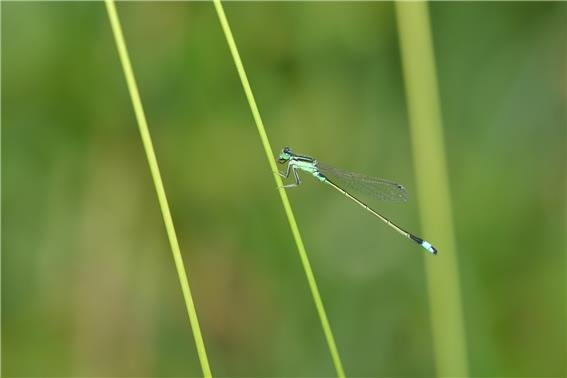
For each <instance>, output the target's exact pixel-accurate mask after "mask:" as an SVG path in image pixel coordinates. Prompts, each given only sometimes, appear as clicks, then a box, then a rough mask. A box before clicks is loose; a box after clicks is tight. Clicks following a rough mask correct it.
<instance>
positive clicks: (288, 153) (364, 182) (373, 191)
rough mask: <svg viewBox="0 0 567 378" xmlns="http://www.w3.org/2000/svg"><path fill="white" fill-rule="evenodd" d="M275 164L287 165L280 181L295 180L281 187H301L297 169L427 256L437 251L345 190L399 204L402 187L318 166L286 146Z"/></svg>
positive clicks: (402, 194)
mask: <svg viewBox="0 0 567 378" xmlns="http://www.w3.org/2000/svg"><path fill="white" fill-rule="evenodd" d="M278 162H279V163H280V164H286V163H287V170H286V171H285V172H279V174H280V176H282V177H283V178H288V177H289V175H290V174H293V178H294V179H295V182H294V183H291V184H288V185H284V188H293V187H296V186H299V185H300V184H301V179H300V178H299V171H300V170H301V171H304V172H307V173H310V174H311V175H313V176H314V177H315V178H316V179H318V180H319V181H321V182H323V183H326V184H329V185H330V186H332V187H333V188H334V189H336V190H338V191H339V192H340V193H342V194H343V195H344V196H345V197H347V198H349V199H351V200H352V201H354V202H355V203H357V204H358V205H360V206H361V207H363V208H364V209H366V210H368V211H369V212H370V213H371V214H372V215H374V216H375V217H377V218H378V219H380V220H381V221H383V222H384V223H386V224H387V225H388V226H390V227H392V228H393V229H394V230H396V231H397V232H398V233H399V234H401V235H403V236H405V237H406V238H408V239H410V240H413V241H414V242H416V243H417V244H419V245H420V246H422V247H423V248H424V249H425V250H426V251H428V252H429V253H431V254H433V255H436V254H437V249H436V248H435V247H434V246H433V245H432V244H431V243H429V242H428V241H426V240H423V239H422V238H420V237H417V236H415V235H414V234H412V233H410V232H408V231H406V230H404V229H403V228H401V227H400V226H398V225H396V224H395V223H393V222H392V221H391V220H389V219H388V218H386V217H385V216H383V215H381V214H380V213H378V212H377V211H376V210H374V209H372V208H371V207H370V206H368V205H367V204H365V203H364V202H362V201H361V200H359V199H358V198H357V197H355V196H353V195H352V194H350V192H349V191H347V189H348V190H352V191H357V192H362V193H366V194H369V195H371V196H374V197H377V198H379V199H381V200H385V201H399V202H400V201H406V200H407V198H408V193H407V192H406V189H405V188H404V187H403V186H402V185H400V184H397V183H395V182H392V181H388V180H383V179H379V178H376V177H370V176H364V175H360V174H358V173H353V172H346V171H342V170H339V169H337V168H333V167H330V166H328V165H325V164H321V163H319V162H318V161H317V160H316V159H314V158H312V157H310V156H305V155H298V154H295V153H293V152H292V150H291V149H290V148H289V147H285V148H284V149H283V150H282V152H281V153H280V155H279V156H278Z"/></svg>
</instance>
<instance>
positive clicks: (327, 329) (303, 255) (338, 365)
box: [214, 0, 345, 377]
mask: <svg viewBox="0 0 567 378" xmlns="http://www.w3.org/2000/svg"><path fill="white" fill-rule="evenodd" d="M214 4H215V9H216V11H217V14H218V17H219V21H220V23H221V26H222V29H223V32H224V35H225V37H226V40H227V42H228V47H229V48H230V52H231V54H232V58H233V59H234V64H235V65H236V70H237V71H238V76H239V77H240V81H241V82H242V87H243V88H244V92H245V94H246V98H247V99H248V103H249V105H250V110H251V111H252V116H253V117H254V121H255V123H256V128H257V129H258V133H259V134H260V139H261V141H262V146H263V147H264V152H265V153H266V158H267V159H268V163H269V165H270V169H271V170H272V172H273V176H274V179H275V181H276V186H277V187H278V190H279V193H280V197H281V200H282V203H283V207H284V210H285V214H286V216H287V219H288V221H289V226H290V227H291V233H292V234H293V239H294V240H295V244H296V245H297V251H298V252H299V257H300V259H301V263H302V264H303V269H304V271H305V276H306V277H307V282H308V283H309V288H310V289H311V294H312V295H313V300H314V301H315V307H316V308H317V313H318V314H319V319H320V321H321V326H322V327H323V332H324V334H325V338H326V339H327V344H328V346H329V351H330V353H331V358H332V359H333V363H334V365H335V370H336V372H337V376H339V377H344V376H345V373H344V370H343V366H342V362H341V359H340V356H339V352H338V349H337V346H336V344H335V338H334V337H333V332H332V331H331V326H330V325H329V320H328V318H327V314H326V312H325V307H324V306H323V301H322V299H321V295H320V294H319V289H318V288H317V283H316V281H315V276H314V274H313V271H312V269H311V264H310V263H309V259H308V257H307V252H306V251H305V246H304V245H303V240H302V239H301V235H300V233H299V228H298V227H297V222H296V221H295V217H294V215H293V211H292V210H291V205H290V203H289V199H288V198H287V194H286V192H285V189H283V183H282V180H281V177H280V176H279V175H278V174H277V171H278V167H277V166H276V162H275V160H274V157H273V152H272V147H271V146H270V141H269V140H268V135H267V134H266V129H265V128H264V124H263V122H262V118H261V117H260V111H259V110H258V106H257V105H256V100H254V95H253V94H252V88H251V87H250V83H249V82H248V77H247V75H246V71H245V70H244V66H243V65H242V60H241V59H240V54H239V53H238V48H237V47H236V42H235V41H234V37H233V36H232V31H231V30H230V26H229V24H228V20H227V19H226V15H225V13H224V9H223V6H222V4H221V1H220V0H214Z"/></svg>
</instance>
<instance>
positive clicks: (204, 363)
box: [105, 0, 212, 377]
mask: <svg viewBox="0 0 567 378" xmlns="http://www.w3.org/2000/svg"><path fill="white" fill-rule="evenodd" d="M105 3H106V9H107V11H108V17H109V18H110V24H111V26H112V32H113V34H114V39H115V41H116V47H117V48H118V55H119V56H120V62H121V63H122V68H123V70H124V76H125V77H126V83H127V85H128V91H129V92H130V97H131V99H132V105H133V107H134V113H135V114H136V120H137V122H138V128H139V129H140V135H141V137H142V143H143V145H144V151H145V153H146V157H147V159H148V165H149V167H150V172H151V176H152V180H153V182H154V186H155V189H156V193H157V197H158V202H159V206H160V209H161V213H162V216H163V221H164V223H165V229H166V232H167V237H168V239H169V245H170V247H171V252H172V254H173V260H174V261H175V268H176V269H177V275H178V277H179V283H180V284H181V290H182V292H183V298H184V299H185V306H186V307H187V314H188V315H189V322H190V323H191V329H192V331H193V337H194V338H195V344H196V346H197V354H198V355H199V361H200V362H201V370H202V371H203V375H204V376H205V377H211V376H212V374H211V369H210V367H209V361H208V359H207V352H206V351H205V344H204V342H203V337H202V335H201V329H200V327H199V321H198V319H197V311H196V310H195V304H194V303H193V297H192V296H191V289H190V288H189V280H188V279H187V273H186V272H185V266H184V265H183V258H182V257H181V250H180V249H179V242H178V241H177V235H176V233H175V227H174V226H173V219H172V218H171V212H170V210H169V205H168V203H167V197H166V195H165V189H164V186H163V182H162V180H161V174H160V171H159V167H158V163H157V158H156V154H155V152H154V147H153V144H152V139H151V136H150V131H149V129H148V124H147V121H146V116H145V114H144V108H143V107H142V100H141V99H140V94H139V92H138V87H137V85H136V80H135V78H134V71H133V70H132V65H131V63H130V58H129V56H128V50H127V48H126V42H125V41H124V35H123V34H122V28H121V26H120V20H119V19H118V13H117V12H116V6H115V4H114V0H105Z"/></svg>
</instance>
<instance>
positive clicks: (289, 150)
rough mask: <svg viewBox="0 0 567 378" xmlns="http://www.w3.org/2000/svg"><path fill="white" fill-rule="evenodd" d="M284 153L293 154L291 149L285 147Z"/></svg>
mask: <svg viewBox="0 0 567 378" xmlns="http://www.w3.org/2000/svg"><path fill="white" fill-rule="evenodd" d="M283 152H285V153H286V154H288V153H290V152H291V149H290V148H289V147H284V149H283Z"/></svg>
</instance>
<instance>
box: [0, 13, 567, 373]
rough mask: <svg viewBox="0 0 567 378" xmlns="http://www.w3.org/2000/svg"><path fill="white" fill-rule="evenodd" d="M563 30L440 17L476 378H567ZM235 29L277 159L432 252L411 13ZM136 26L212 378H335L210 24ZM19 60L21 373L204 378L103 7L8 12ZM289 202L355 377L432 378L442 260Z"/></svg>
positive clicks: (12, 205) (14, 267)
mask: <svg viewBox="0 0 567 378" xmlns="http://www.w3.org/2000/svg"><path fill="white" fill-rule="evenodd" d="M565 7H566V4H565V3H561V2H538V3H535V2H534V3H527V2H516V3H511V2H509V3H494V4H492V3H484V2H479V3H475V2H467V3H458V2H450V3H447V2H439V3H432V4H430V15H431V25H432V32H433V40H434V46H435V57H436V63H437V74H438V79H439V90H440V95H441V107H442V115H443V123H444V125H443V126H444V133H445V134H444V138H445V145H446V148H447V150H446V154H447V159H448V172H449V178H450V189H451V193H452V198H451V203H452V206H453V210H454V213H453V221H454V227H455V232H456V242H457V254H458V259H459V273H460V281H461V295H462V302H463V312H464V324H465V332H466V340H465V343H466V346H467V349H468V363H469V371H470V374H471V375H472V376H564V375H565V374H567V371H566V368H565V357H566V355H567V351H566V347H565V346H566V343H565V336H566V335H567V330H566V327H565V319H566V314H565V309H566V303H565V282H566V281H565V280H566V277H565V249H566V245H565V242H566V236H565V235H566V232H565V231H566V224H565V223H566V222H565V209H566V203H565V193H566V187H565V173H566V165H565V163H566V156H565V141H566V135H565V129H566V119H565V117H566V109H565V104H566V103H567V99H566V96H565V94H566V91H565V83H566V78H565V66H566V54H565V53H566V51H565V47H566V40H565V39H566V35H567V34H566V32H565V25H566V14H567V10H566V9H565ZM225 10H226V13H227V17H228V19H229V22H230V23H231V26H232V28H233V33H234V35H235V38H236V42H237V43H238V46H239V49H240V52H241V55H242V59H243V61H244V65H245V67H246V69H247V71H248V75H249V78H250V81H251V85H252V87H253V90H254V93H255V95H256V100H257V102H258V106H259V108H260V111H261V113H262V117H263V120H264V123H265V124H266V128H267V132H268V136H269V138H270V141H271V143H272V145H273V148H274V154H277V153H278V150H279V149H280V148H281V147H283V146H284V145H289V146H291V147H293V148H294V149H295V150H296V151H297V152H300V153H305V154H310V155H313V156H315V157H317V158H319V159H320V160H322V161H324V162H327V163H328V164H332V165H335V166H337V167H341V168H345V169H349V170H353V171H358V172H362V173H366V174H369V175H374V176H381V177H384V178H388V179H391V180H395V181H398V182H400V183H403V184H404V185H405V186H406V187H407V189H408V191H409V193H410V201H409V202H408V203H407V204H389V203H379V202H371V205H373V206H375V207H376V208H378V209H380V210H381V211H382V212H383V213H384V214H386V215H387V216H389V217H391V218H392V219H393V220H394V221H396V222H397V223H399V224H400V225H403V226H405V227H407V228H408V229H409V230H412V231H415V233H416V234H418V235H421V232H420V224H419V221H418V219H419V218H418V213H417V208H418V206H417V203H416V196H415V192H416V191H417V188H416V187H415V181H414V177H415V172H414V169H413V163H412V162H413V160H412V150H411V143H410V135H409V131H408V119H407V108H406V100H405V93H404V82H403V77H402V69H401V61H400V52H399V42H398V34H397V27H396V17H395V13H394V6H393V4H392V3H389V2H360V3H359V2H357V3H346V2H344V3H341V2H337V3H325V2H322V3H303V2H294V3H263V2H252V3H227V4H226V5H225ZM118 11H119V15H120V17H121V20H122V26H123V30H124V33H125V37H126V41H127V44H128V47H129V52H130V58H131V60H132V63H133V66H134V71H135V74H136V77H137V82H138V86H139V89H140V93H141V96H142V101H143V104H144V107H145V111H146V115H147V118H148V122H149V126H150V130H151V133H152V136H153V141H154V144H155V149H156V153H157V157H158V161H159V164H160V168H161V170H162V175H163V179H164V183H165V187H166V191H167V194H168V196H169V201H170V206H171V209H172V214H173V218H174V222H175V225H176V229H177V233H178V236H179V239H180V243H181V250H182V253H183V256H184V259H185V265H186V268H187V271H188V274H189V280H190V284H191V287H192V291H193V296H194V300H195V303H196V308H197V313H198V316H199V319H200V323H201V328H202V332H203V337H204V341H205V345H206V347H207V351H208V355H209V361H210V363H211V368H212V371H213V374H214V375H216V376H295V377H298V376H332V375H334V374H335V371H334V368H333V365H332V362H331V358H330V355H329V352H328V349H327V345H326V342H325V339H324V337H323V333H322V330H321V326H320V323H319V321H318V317H317V313H316V311H315V306H314V304H313V300H312V298H311V294H310V292H309V289H308V286H307V282H306V279H305V276H304V273H303V270H302V267H301V264H300V261H299V258H298V254H297V251H296V247H295V244H294V242H293V239H292V237H291V233H290V230H289V226H288V223H287V219H286V218H285V215H284V211H283V208H282V205H281V201H280V199H279V195H278V193H277V190H276V188H275V183H274V180H273V178H272V174H271V172H270V168H269V166H268V163H267V161H266V159H265V156H264V152H263V150H262V147H261V144H260V139H259V137H258V134H257V132H256V128H255V125H254V123H253V119H252V116H251V113H250V110H249V107H248V104H247V102H246V99H245V97H244V93H243V90H242V87H241V84H240V81H239V79H238V77H237V73H236V70H235V68H234V64H233V62H232V58H231V56H230V55H229V50H228V47H227V44H226V41H225V39H224V36H223V34H222V31H221V28H220V25H219V23H218V19H217V16H216V14H215V11H214V8H213V5H212V4H211V3H207V2H171V3H148V2H132V3H119V4H118ZM1 53H2V61H1V63H2V72H1V73H2V125H3V128H2V134H3V135H2V173H3V174H2V194H3V195H2V209H3V213H2V234H3V237H2V361H3V364H2V374H3V375H4V376H16V377H24V376H105V377H106V376H107V377H110V376H132V377H133V376H199V375H200V374H201V370H200V367H199V363H198V359H197V354H196V350H195V346H194V342H193V336H192V333H191V329H190V327H189V324H188V320H187V315H186V311H185V305H184V302H183V298H182V295H181V290H180V287H179V283H178V279H177V275H176V273H175V267H174V264H173V260H172V258H171V252H170V249H169V245H168V242H167V238H166V235H165V230H164V226H163V223H162V218H161V214H160V211H159V208H158V203H157V199H156V195H155V192H154V189H153V184H152V182H151V179H150V175H149V170H148V167H147V163H146V158H145V155H144V153H143V149H142V144H141V141H140V138H139V133H138V129H137V125H136V123H135V118H134V113H133V110H132V106H131V102H130V97H129V94H128V92H127V88H126V83H125V79H124V76H123V73H122V69H121V66H120V63H119V60H118V55H117V51H116V47H115V44H114V39H113V36H112V34H111V29H110V25H109V22H108V18H107V14H106V9H105V7H104V4H103V3H102V2H80V3H79V2H50V3H43V4H40V3H33V2H26V3H16V2H11V3H3V4H2V50H1ZM288 193H289V196H290V199H291V202H292V206H293V209H294V211H295V214H296V217H297V221H298V224H299V227H300V230H301V232H302V236H303V238H304V242H305V245H306V248H307V251H308V253H309V256H310V259H311V264H312V267H313V269H314V273H315V275H316V277H317V280H318V285H319V289H320V291H321V294H322V297H323V301H324V303H325V306H326V309H327V313H328V316H329V320H330V323H331V327H332V329H333V332H334V334H335V338H336V342H337V345H338V348H339V351H340V354H341V357H342V360H343V364H344V366H345V370H346V372H347V375H350V376H431V375H434V374H435V366H434V355H433V350H432V330H431V328H430V318H429V308H428V300H427V299H428V294H427V290H428V288H427V285H426V280H425V273H424V259H427V258H431V257H430V256H426V255H425V253H424V252H423V251H422V250H421V249H420V248H419V247H417V246H416V245H415V244H413V243H411V242H408V241H407V240H405V239H403V238H401V237H400V236H399V235H398V234H396V233H395V232H393V231H392V230H391V229H390V228H388V227H385V226H384V225H383V224H381V223H380V222H378V221H377V220H376V219H375V218H373V217H371V216H369V215H368V214H367V213H366V212H364V211H363V210H362V209H360V208H358V207H357V206H356V205H354V204H353V203H352V202H350V201H348V200H346V199H345V198H344V197H342V196H340V195H339V194H338V193H336V192H334V191H332V190H330V189H329V188H327V187H325V186H322V185H320V184H318V183H317V182H315V181H314V180H310V179H309V178H308V177H305V180H304V185H303V186H302V187H301V188H299V189H294V190H290V191H289V192H288ZM423 236H424V237H427V236H426V235H423ZM431 241H432V242H433V243H434V242H435V240H431ZM437 258H440V259H442V258H443V255H442V252H441V253H440V255H439V256H438V257H437Z"/></svg>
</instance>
